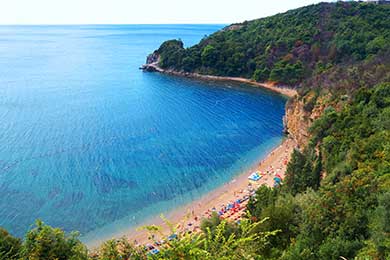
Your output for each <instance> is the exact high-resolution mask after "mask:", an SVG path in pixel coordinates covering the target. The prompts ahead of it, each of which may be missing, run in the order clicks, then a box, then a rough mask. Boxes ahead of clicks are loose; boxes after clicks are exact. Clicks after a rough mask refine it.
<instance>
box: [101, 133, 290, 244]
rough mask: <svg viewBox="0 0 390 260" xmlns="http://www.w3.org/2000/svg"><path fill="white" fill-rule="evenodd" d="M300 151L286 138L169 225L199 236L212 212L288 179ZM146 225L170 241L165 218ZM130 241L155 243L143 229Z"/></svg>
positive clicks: (135, 231)
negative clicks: (294, 155) (289, 167)
mask: <svg viewBox="0 0 390 260" xmlns="http://www.w3.org/2000/svg"><path fill="white" fill-rule="evenodd" d="M295 147H296V143H295V142H294V140H293V139H291V138H286V139H284V140H283V142H282V143H281V144H280V145H279V146H277V147H276V148H274V149H273V150H272V151H271V152H270V153H269V154H268V155H267V156H266V157H265V158H264V159H263V160H261V161H259V162H258V164H257V165H256V166H255V167H253V168H252V169H251V170H250V171H248V172H244V173H241V174H240V175H238V176H236V177H235V178H234V179H233V180H232V181H230V182H229V183H227V184H225V185H223V186H221V187H219V188H217V189H215V190H213V191H211V192H209V193H207V194H205V195H204V196H203V197H202V198H200V199H198V200H195V201H193V202H191V203H190V204H187V205H185V206H183V207H180V208H178V209H175V210H173V211H172V212H170V213H169V214H167V215H166V216H165V217H166V219H168V220H169V222H171V223H173V224H174V226H176V227H177V233H183V232H188V231H190V232H197V231H199V226H200V222H201V220H202V219H203V218H207V217H209V216H210V214H211V212H212V211H218V210H219V209H220V208H221V207H222V206H223V205H227V204H228V203H230V202H231V203H234V202H235V201H237V200H238V199H240V200H243V198H244V197H247V196H250V194H253V192H254V191H255V190H256V189H257V188H258V187H260V186H261V185H267V186H269V187H273V186H274V183H275V181H274V178H275V175H278V176H280V177H281V179H284V176H285V171H286V168H287V162H288V161H289V160H290V156H291V153H292V151H293V149H294V148H295ZM252 172H260V173H261V175H262V178H261V179H260V180H258V181H250V180H249V179H248V176H249V175H250V174H251V173H252ZM247 202H248V200H245V201H244V202H242V203H240V209H239V210H237V211H236V212H235V213H234V214H229V215H231V216H229V217H227V218H228V219H230V220H231V221H235V220H238V219H239V218H240V216H241V214H242V213H244V212H245V206H246V203H247ZM144 225H156V226H159V227H161V233H162V234H163V235H162V236H159V235H156V236H155V237H154V238H153V239H154V240H161V239H163V240H166V238H167V237H168V236H169V235H171V230H170V228H169V227H168V226H167V225H166V223H165V222H164V220H162V219H161V218H159V217H158V218H154V219H151V220H149V221H147V222H146V223H144ZM125 236H126V237H127V238H128V239H129V241H131V242H134V243H136V244H146V243H152V242H153V241H152V240H151V237H150V234H149V233H148V232H147V231H146V230H145V229H142V228H140V227H138V228H135V229H131V230H129V232H128V233H127V234H126V235H125ZM95 246H97V244H96V245H93V247H95Z"/></svg>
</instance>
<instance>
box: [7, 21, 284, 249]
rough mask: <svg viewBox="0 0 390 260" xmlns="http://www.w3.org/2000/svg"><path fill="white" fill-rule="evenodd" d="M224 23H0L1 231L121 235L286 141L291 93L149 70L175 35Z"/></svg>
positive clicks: (195, 34) (199, 33)
mask: <svg viewBox="0 0 390 260" xmlns="http://www.w3.org/2000/svg"><path fill="white" fill-rule="evenodd" d="M221 27H222V26H221V25H131V26H130V25H126V26H125V25H123V26H119V25H118V26H104V25H101V26H0V226H3V227H5V228H7V229H8V230H10V231H11V233H13V234H15V235H17V236H22V235H23V234H24V232H25V231H26V230H27V229H28V228H29V226H30V225H31V224H32V223H33V222H34V220H35V219H37V218H40V219H42V220H43V221H45V222H46V223H48V224H50V225H53V226H59V227H62V228H64V229H65V230H67V231H70V230H79V231H80V232H81V233H82V235H83V239H84V241H86V242H88V241H91V240H94V239H96V238H97V237H100V236H102V235H105V236H107V237H110V236H111V235H112V234H116V233H117V232H118V231H120V230H123V229H124V228H127V227H131V226H134V225H138V224H140V223H142V222H143V221H144V220H145V219H146V218H148V217H151V216H153V215H156V214H159V213H161V212H164V211H168V210H169V209H172V208H175V207H177V206H179V205H183V204H185V203H188V202H189V201H191V200H193V199H196V198H199V197H200V196H201V195H202V194H205V193H206V192H208V191H210V190H212V189H213V188H216V187H218V186H220V185H221V184H223V183H225V182H228V181H230V180H231V179H232V178H234V175H236V174H238V173H240V172H241V171H243V170H245V169H248V168H249V167H251V166H252V165H253V163H255V161H256V159H258V158H259V157H261V156H264V155H265V153H266V152H267V151H269V150H270V149H271V148H272V147H274V146H275V145H277V144H279V143H280V141H281V139H282V116H283V115H284V105H285V99H284V98H283V97H281V96H279V95H276V94H273V93H270V92H267V91H264V90H259V89H254V88H248V87H247V86H243V85H237V84H232V83H220V82H219V83H217V82H202V81H196V80H189V79H182V78H177V77H170V76H166V75H160V74H154V73H143V72H141V71H139V70H138V67H139V66H140V65H141V64H143V63H144V61H145V57H146V55H147V54H149V53H151V52H152V51H153V50H154V49H156V48H158V46H159V45H160V43H161V42H163V41H164V40H167V39H172V38H181V39H182V40H183V41H184V42H185V44H186V45H187V46H190V45H193V44H195V43H196V42H198V41H199V40H200V39H201V38H202V37H203V36H204V35H207V34H210V33H212V32H214V31H216V30H218V29H220V28H221Z"/></svg>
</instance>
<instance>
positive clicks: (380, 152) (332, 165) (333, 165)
mask: <svg viewBox="0 0 390 260" xmlns="http://www.w3.org/2000/svg"><path fill="white" fill-rule="evenodd" d="M335 99H337V100H333V102H336V103H337V104H341V105H342V108H341V109H340V111H337V110H336V109H334V108H333V107H332V106H328V107H327V108H326V109H325V111H324V114H323V115H322V116H321V117H320V119H318V120H317V121H315V123H314V124H313V126H312V127H311V134H312V138H311V141H310V143H309V145H308V146H307V147H306V148H305V149H304V150H303V151H298V150H296V151H295V152H294V153H293V155H292V159H291V161H290V162H289V165H288V168H287V172H286V175H287V176H286V180H285V184H284V185H283V186H282V187H281V188H280V189H278V190H274V189H271V188H267V187H262V188H261V189H259V190H258V191H257V196H256V198H255V199H253V200H252V201H251V203H250V205H249V210H250V212H251V214H252V215H254V216H257V217H258V218H265V217H269V218H270V219H274V220H275V225H274V226H272V227H269V228H272V229H281V230H282V232H281V233H279V234H278V235H276V236H275V237H274V238H273V240H275V243H271V244H270V248H268V250H266V251H265V252H264V253H265V254H266V255H267V256H269V257H270V258H281V259H339V257H340V256H343V257H346V258H347V259H352V258H353V257H356V256H360V257H362V258H361V259H389V257H390V233H389V232H388V230H389V229H390V219H389V216H390V200H388V199H389V196H390V123H389V122H390V121H389V120H390V83H382V84H378V85H376V86H375V87H374V88H371V89H368V88H361V89H359V90H357V91H356V92H354V93H353V96H352V97H351V98H350V100H345V99H344V98H343V97H342V96H341V97H340V98H335ZM321 177H322V180H321V185H319V184H320V179H321ZM266 228H267V227H266Z"/></svg>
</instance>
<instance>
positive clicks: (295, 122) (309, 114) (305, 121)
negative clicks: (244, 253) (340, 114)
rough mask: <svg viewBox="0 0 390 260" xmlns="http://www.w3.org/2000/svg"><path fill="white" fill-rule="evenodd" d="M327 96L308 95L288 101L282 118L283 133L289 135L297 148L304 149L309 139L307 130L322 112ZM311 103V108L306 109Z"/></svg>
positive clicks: (325, 105) (326, 102)
mask: <svg viewBox="0 0 390 260" xmlns="http://www.w3.org/2000/svg"><path fill="white" fill-rule="evenodd" d="M328 98H329V95H322V96H320V97H317V96H315V94H314V93H309V94H307V95H306V96H304V97H303V98H301V99H298V98H297V97H295V98H293V99H290V100H289V101H288V103H287V104H286V115H285V117H284V118H283V122H284V126H285V132H286V133H287V134H289V135H290V136H291V137H292V138H293V139H294V140H295V141H296V142H297V144H298V146H299V147H305V146H306V145H307V144H308V142H309V139H310V134H309V132H308V129H309V128H310V127H311V125H312V124H313V122H314V121H315V120H316V119H318V118H319V117H320V116H321V115H322V114H323V112H324V110H325V108H326V107H327V104H329V101H328ZM311 101H312V103H313V106H312V107H308V103H310V102H311Z"/></svg>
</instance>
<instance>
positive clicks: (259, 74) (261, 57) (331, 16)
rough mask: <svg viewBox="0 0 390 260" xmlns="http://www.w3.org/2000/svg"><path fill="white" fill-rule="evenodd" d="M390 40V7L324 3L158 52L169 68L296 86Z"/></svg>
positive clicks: (382, 47) (377, 50) (171, 44)
mask: <svg viewBox="0 0 390 260" xmlns="http://www.w3.org/2000/svg"><path fill="white" fill-rule="evenodd" d="M389 44H390V5H386V4H382V5H377V4H368V3H358V2H338V3H336V4H334V3H321V4H317V5H311V6H306V7H303V8H299V9H296V10H291V11H288V12H286V13H283V14H277V15H274V16H271V17H267V18H262V19H258V20H253V21H248V22H244V23H241V24H234V25H231V26H228V27H226V28H224V29H223V30H221V31H218V32H216V33H214V34H212V35H210V36H209V37H206V38H204V39H203V40H202V41H201V42H200V43H199V44H197V45H195V46H193V47H190V48H187V49H184V48H183V43H182V42H181V41H180V40H171V41H167V42H165V43H163V44H162V45H161V47H160V48H159V49H158V50H157V51H156V53H157V54H159V55H160V58H161V59H160V62H159V65H160V66H161V67H162V68H165V69H174V70H178V71H186V72H197V73H201V74H212V75H220V76H241V77H246V78H254V79H256V80H258V81H267V80H270V81H276V82H279V83H284V84H296V83H299V82H301V81H302V79H304V78H307V77H309V76H311V75H313V74H316V73H319V72H321V71H324V70H326V69H327V68H329V67H331V66H333V65H334V64H339V63H343V62H347V61H359V60H364V59H366V58H367V57H369V56H370V55H375V54H377V53H380V52H381V51H383V50H387V49H388V48H389Z"/></svg>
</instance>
